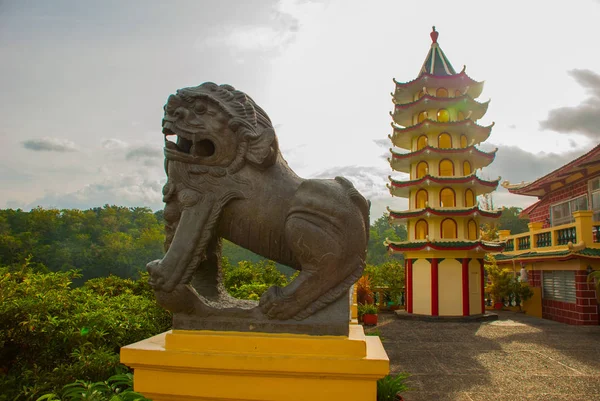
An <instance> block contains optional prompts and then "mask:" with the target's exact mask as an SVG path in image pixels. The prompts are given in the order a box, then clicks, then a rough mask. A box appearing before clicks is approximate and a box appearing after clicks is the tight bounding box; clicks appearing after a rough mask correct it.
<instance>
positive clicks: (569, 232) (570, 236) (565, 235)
mask: <svg viewBox="0 0 600 401" xmlns="http://www.w3.org/2000/svg"><path fill="white" fill-rule="evenodd" d="M558 227H560V226H558ZM569 242H571V243H573V244H575V243H576V242H577V230H576V229H575V227H566V228H560V229H558V230H556V243H557V244H558V245H567V244H568V243H569Z"/></svg>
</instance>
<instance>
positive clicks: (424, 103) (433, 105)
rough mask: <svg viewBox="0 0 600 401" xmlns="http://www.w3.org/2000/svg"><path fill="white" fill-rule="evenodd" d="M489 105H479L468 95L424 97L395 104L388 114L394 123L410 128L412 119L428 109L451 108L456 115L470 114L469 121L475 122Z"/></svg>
mask: <svg viewBox="0 0 600 401" xmlns="http://www.w3.org/2000/svg"><path fill="white" fill-rule="evenodd" d="M489 103H490V102H489V100H488V101H487V102H485V103H480V102H478V101H476V100H474V99H473V98H472V97H471V96H469V95H463V96H459V97H436V96H430V95H425V96H423V97H422V98H420V99H419V100H417V101H414V102H411V103H404V104H396V105H395V106H394V112H393V113H390V114H391V115H392V117H393V119H394V122H395V123H396V124H398V125H401V126H403V127H410V126H411V125H413V123H412V119H413V116H414V115H417V114H419V113H420V112H422V111H427V110H430V109H434V110H437V109H448V108H452V109H453V110H454V111H455V112H456V113H458V112H462V113H463V114H465V115H468V113H469V112H471V115H470V117H469V119H471V120H473V121H476V120H479V119H480V118H481V117H483V116H484V115H485V112H486V111H487V108H488V105H489Z"/></svg>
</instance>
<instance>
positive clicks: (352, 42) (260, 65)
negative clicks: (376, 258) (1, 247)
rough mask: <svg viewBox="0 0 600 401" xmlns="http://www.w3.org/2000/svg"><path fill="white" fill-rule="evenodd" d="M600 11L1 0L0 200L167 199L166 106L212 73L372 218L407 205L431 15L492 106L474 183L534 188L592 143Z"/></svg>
mask: <svg viewBox="0 0 600 401" xmlns="http://www.w3.org/2000/svg"><path fill="white" fill-rule="evenodd" d="M599 20H600V1H597V0H577V1H572V2H564V1H547V0H546V1H543V0H540V1H533V0H528V1H522V0H521V1H510V0H505V1H502V2H493V3H492V2H487V1H485V2H484V1H480V0H479V1H454V2H449V1H428V2H426V3H425V2H422V1H417V0H402V1H400V0H390V1H373V2H365V1H349V0H343V1H342V0H340V1H335V0H332V1H306V0H304V1H302V0H296V1H294V0H281V1H274V0H272V1H258V0H254V1H248V0H243V1H242V0H238V1H224V0H214V1H208V0H192V1H183V0H177V1H172V2H165V1H150V0H136V1H134V0H116V1H106V0H104V1H101V2H100V1H97V2H96V1H75V0H73V1H58V0H53V1H46V0H39V1H25V0H18V1H17V0H14V1H11V0H4V1H1V0H0V60H1V62H0V106H1V107H0V120H1V121H2V125H1V126H0V188H1V190H0V207H3V208H6V207H13V208H16V207H21V208H26V209H29V208H31V207H35V206H37V205H41V206H45V207H50V206H54V207H58V208H71V207H77V208H88V207H94V206H101V205H103V204H106V203H109V204H117V205H126V206H141V205H145V206H149V207H151V208H152V209H154V210H157V209H160V208H162V202H161V195H160V193H161V187H162V185H163V184H164V182H165V175H164V171H163V169H162V165H163V163H162V158H163V156H162V150H161V149H162V145H163V136H162V134H161V126H160V124H161V118H162V106H163V105H164V103H165V101H166V99H167V97H168V96H169V94H171V93H173V92H174V91H176V90H177V89H178V88H181V87H185V86H195V85H198V84H200V83H202V82H205V81H213V82H217V83H229V84H231V85H234V86H235V87H236V88H238V89H240V90H242V91H245V92H246V93H248V94H249V95H250V96H252V97H253V98H254V100H255V101H256V102H257V103H258V104H259V105H261V106H262V107H263V108H264V109H265V110H266V111H267V113H268V114H269V115H270V117H271V119H272V121H273V123H274V125H275V127H276V130H277V134H278V136H279V142H280V146H281V149H282V152H283V155H284V157H285V158H286V159H287V160H288V162H289V164H290V165H291V167H292V168H293V169H294V170H295V171H296V172H297V173H298V174H299V175H301V176H303V177H334V176H336V175H344V176H347V177H348V178H350V179H351V180H352V181H353V182H354V183H355V185H356V186H357V187H358V189H359V190H360V191H361V192H363V194H364V195H365V196H367V197H369V198H371V200H372V201H373V211H372V214H373V217H375V218H376V217H378V216H380V215H381V213H382V212H383V210H384V208H385V206H387V205H389V206H390V207H392V208H394V209H404V208H405V207H407V204H406V201H405V200H402V199H398V198H393V199H392V198H391V196H390V195H389V192H387V189H386V187H385V184H386V183H387V182H388V181H387V176H388V175H390V174H391V175H393V176H394V177H397V178H402V176H401V175H399V174H397V173H393V172H392V171H391V169H390V168H389V165H388V164H387V161H386V160H385V158H386V157H387V155H388V150H387V149H388V148H389V147H390V145H391V144H390V143H389V141H388V140H387V135H388V134H390V132H391V127H390V121H391V118H390V116H389V114H388V112H389V111H390V110H392V103H391V99H390V92H391V91H393V89H394V84H393V82H392V78H396V80H398V81H409V80H412V79H414V78H416V76H417V75H418V72H419V69H420V67H421V64H422V63H423V60H424V58H425V56H426V54H427V52H428V50H429V47H430V44H431V39H430V38H429V32H430V31H431V26H432V25H435V26H436V28H437V30H438V31H439V32H440V37H439V40H438V42H439V43H440V46H441V47H442V49H443V50H444V52H445V53H446V56H447V57H448V58H449V60H450V61H451V63H452V64H453V66H454V68H455V69H456V70H457V71H460V70H461V69H462V66H463V65H466V66H467V70H466V71H467V74H469V76H471V77H472V78H473V79H475V80H479V81H485V87H484V90H483V94H482V96H481V97H480V98H479V100H480V101H487V100H488V99H491V103H490V107H489V108H488V112H487V114H486V116H485V117H484V118H483V119H482V120H480V124H483V125H487V124H489V123H491V122H495V126H494V128H493V131H492V135H491V136H490V138H489V140H488V141H487V142H486V143H485V144H484V145H482V148H483V149H486V150H489V149H493V148H495V147H498V148H499V151H498V154H497V157H496V161H495V162H494V163H493V165H492V166H490V167H489V168H487V169H484V171H482V172H481V176H482V177H484V178H490V179H493V178H496V177H498V176H502V179H503V180H509V181H511V182H520V181H528V180H533V179H535V178H538V177H540V176H542V175H544V174H546V173H548V172H550V171H551V170H553V169H555V168H557V167H559V166H561V165H562V164H564V163H566V162H567V161H569V160H571V159H572V158H574V157H576V156H579V155H581V154H582V153H584V152H587V151H588V150H590V149H591V148H592V147H593V146H595V145H596V144H598V142H599V138H600V53H599V52H598V51H597V38H596V36H597V33H596V32H597V30H598V28H597V26H598V21H599ZM535 200H536V199H535V198H531V197H519V196H514V195H510V194H508V193H507V192H506V191H505V190H503V189H500V190H499V191H498V192H497V193H496V194H495V195H494V202H495V204H496V206H501V205H506V206H511V205H515V206H521V207H523V206H527V205H529V204H531V203H533V202H534V201H535Z"/></svg>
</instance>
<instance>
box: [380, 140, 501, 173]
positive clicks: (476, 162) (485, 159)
mask: <svg viewBox="0 0 600 401" xmlns="http://www.w3.org/2000/svg"><path fill="white" fill-rule="evenodd" d="M497 151H498V149H495V150H494V151H493V152H490V153H487V152H483V151H481V150H479V149H477V148H476V147H475V146H469V147H466V148H451V149H440V148H434V147H431V146H425V147H424V148H422V149H420V150H417V151H415V152H410V153H397V152H396V151H394V150H393V149H390V152H391V153H392V158H391V159H389V158H388V161H389V162H390V166H392V169H394V170H396V171H400V172H403V173H409V172H410V168H411V164H412V163H415V162H416V161H418V160H421V159H422V157H423V156H426V157H427V160H428V161H430V160H432V161H435V160H441V159H443V158H447V157H449V156H450V157H451V158H456V156H463V155H467V156H468V160H469V161H470V162H471V168H472V169H473V170H476V169H478V168H482V167H486V166H488V165H489V164H490V163H491V162H492V161H494V158H495V157H496V152H497ZM452 156H455V157H452Z"/></svg>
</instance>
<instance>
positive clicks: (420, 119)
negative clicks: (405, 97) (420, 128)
mask: <svg viewBox="0 0 600 401" xmlns="http://www.w3.org/2000/svg"><path fill="white" fill-rule="evenodd" d="M426 118H427V112H426V111H422V112H420V113H419V116H418V117H417V120H418V122H423V121H425V119H426Z"/></svg>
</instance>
